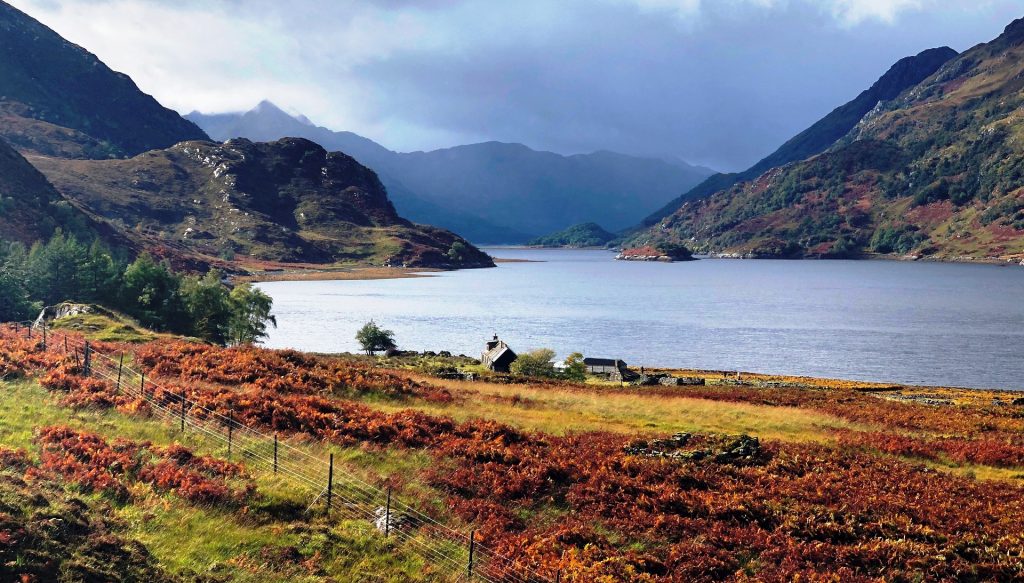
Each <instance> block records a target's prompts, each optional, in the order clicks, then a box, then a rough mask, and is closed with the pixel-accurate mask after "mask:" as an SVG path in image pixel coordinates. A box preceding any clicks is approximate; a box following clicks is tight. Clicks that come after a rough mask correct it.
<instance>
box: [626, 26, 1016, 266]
mask: <svg viewBox="0 0 1024 583" xmlns="http://www.w3.org/2000/svg"><path fill="white" fill-rule="evenodd" d="M1022 44H1024V20H1018V21H1016V22H1014V23H1012V24H1011V25H1010V26H1008V27H1007V28H1006V30H1005V32H1004V33H1003V34H1002V35H1001V36H1000V37H999V38H997V39H995V40H994V41H992V42H990V43H987V44H982V45H979V46H977V47H974V48H972V49H970V50H968V51H966V52H965V53H963V54H961V55H960V56H958V57H957V58H956V59H953V60H951V61H949V62H948V63H946V64H945V65H943V66H942V67H941V68H940V69H939V70H938V71H937V72H936V73H935V74H933V75H931V76H929V77H928V78H927V79H925V80H924V81H923V82H921V83H919V84H917V85H916V86H914V87H912V88H910V89H908V90H907V91H904V92H903V93H902V94H901V95H900V96H899V97H897V98H896V99H893V100H890V101H887V102H883V103H881V104H879V105H878V106H877V107H876V108H875V109H873V110H872V111H871V112H870V113H869V114H868V115H866V116H865V117H864V118H863V119H862V120H861V121H860V123H859V124H858V125H857V126H856V127H855V128H854V129H853V130H852V131H850V132H849V133H848V134H847V135H846V136H845V137H843V138H842V139H841V140H839V141H838V142H837V144H836V145H834V146H833V147H832V148H830V149H829V150H828V151H826V152H825V153H823V154H820V155H818V156H815V157H812V158H810V159H808V160H805V161H801V162H796V163H793V164H790V165H787V166H784V167H782V168H778V169H774V170H771V171H768V172H766V173H765V174H763V175H761V176H760V177H758V178H757V179H755V180H753V181H750V182H745V183H741V184H738V185H736V186H734V187H732V188H730V189H729V190H726V191H723V192H720V193H717V194H715V195H714V196H711V197H710V198H707V199H705V200H700V201H691V202H687V203H685V204H684V205H683V206H682V207H681V208H680V209H679V210H678V211H677V212H675V213H674V214H673V215H671V216H670V217H668V218H666V219H664V220H663V221H661V222H660V223H659V224H657V225H655V226H654V227H652V228H651V229H650V230H649V231H648V232H646V233H645V234H644V235H642V237H644V238H648V239H652V240H656V239H671V240H675V241H679V242H685V243H686V244H688V245H689V246H691V247H692V248H693V249H694V250H696V251H698V252H709V253H728V254H737V255H748V256H755V257H762V256H767V257H779V256H781V257H805V256H811V257H821V256H824V257H846V256H858V255H860V254H863V253H882V254H897V255H907V254H911V255H914V256H924V257H932V258H937V259H951V260H961V259H988V260H1013V261H1017V260H1019V259H1020V258H1021V257H1024V255H1022V254H1024V188H1022V187H1024V145H1022V143H1021V140H1020V139H1019V138H1018V136H1020V135H1021V133H1022V132H1024V120H1022V118H1021V117H1020V115H1019V111H1020V108H1021V106H1022V105H1024V81H1022V80H1021V79H1022V78H1024V46H1022Z"/></svg>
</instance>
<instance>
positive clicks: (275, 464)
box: [274, 431, 277, 474]
mask: <svg viewBox="0 0 1024 583" xmlns="http://www.w3.org/2000/svg"><path fill="white" fill-rule="evenodd" d="M274 473H275V474H276V473H277V432H276V431H275V432H274Z"/></svg>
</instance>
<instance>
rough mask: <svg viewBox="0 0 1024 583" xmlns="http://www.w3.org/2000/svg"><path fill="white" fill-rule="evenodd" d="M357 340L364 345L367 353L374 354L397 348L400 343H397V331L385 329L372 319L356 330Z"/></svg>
mask: <svg viewBox="0 0 1024 583" xmlns="http://www.w3.org/2000/svg"><path fill="white" fill-rule="evenodd" d="M356 340H357V341H359V345H360V346H362V347H363V350H365V351H366V354H367V355H369V356H373V355H374V354H375V353H377V352H382V351H386V350H395V349H396V348H398V345H397V344H396V343H395V333H394V332H392V331H391V330H384V329H383V328H381V327H380V326H378V325H377V323H376V322H374V321H373V320H370V321H369V322H367V323H366V324H364V325H363V327H362V328H360V329H359V331H358V332H356Z"/></svg>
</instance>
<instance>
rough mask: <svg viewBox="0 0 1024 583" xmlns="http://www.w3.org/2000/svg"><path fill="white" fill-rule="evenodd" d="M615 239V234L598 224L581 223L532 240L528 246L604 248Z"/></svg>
mask: <svg viewBox="0 0 1024 583" xmlns="http://www.w3.org/2000/svg"><path fill="white" fill-rule="evenodd" d="M613 239H615V235H614V234H613V233H609V232H608V231H606V230H604V228H603V227H601V225H598V224H597V223H580V224H579V225H573V226H571V227H569V228H568V229H563V230H561V231H558V232H557V233H551V234H550V235H545V236H543V237H537V238H536V239H531V240H530V241H529V242H528V243H527V245H533V246H537V247H603V246H604V245H607V244H608V243H609V242H610V241H612V240H613Z"/></svg>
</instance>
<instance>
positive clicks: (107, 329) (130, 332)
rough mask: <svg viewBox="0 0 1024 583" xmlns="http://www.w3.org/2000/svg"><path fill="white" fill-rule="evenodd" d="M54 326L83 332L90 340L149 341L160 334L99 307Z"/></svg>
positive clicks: (55, 323) (68, 317)
mask: <svg viewBox="0 0 1024 583" xmlns="http://www.w3.org/2000/svg"><path fill="white" fill-rule="evenodd" d="M53 327H54V328H57V329H64V330H73V331H75V332H81V333H82V334H84V335H85V336H86V337H87V338H89V339H90V340H99V341H102V342H132V343H139V342H148V341H150V340H155V339H156V338H158V337H159V336H160V335H159V334H157V333H156V332H153V331H150V330H147V329H146V328H144V327H142V326H141V325H139V323H138V322H136V321H134V320H132V319H131V318H129V317H127V316H124V315H121V314H117V313H115V312H111V311H108V310H105V309H102V308H97V309H96V311H95V312H92V313H89V314H77V315H74V316H67V317H64V318H60V319H59V320H55V321H54V322H53Z"/></svg>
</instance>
